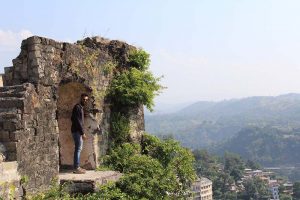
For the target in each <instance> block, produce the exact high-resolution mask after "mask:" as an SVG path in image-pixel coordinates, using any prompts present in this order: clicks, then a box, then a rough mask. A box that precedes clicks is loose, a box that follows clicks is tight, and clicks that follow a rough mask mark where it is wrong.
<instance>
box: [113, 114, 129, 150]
mask: <svg viewBox="0 0 300 200" xmlns="http://www.w3.org/2000/svg"><path fill="white" fill-rule="evenodd" d="M110 120H111V122H110V125H111V133H110V137H111V138H110V139H111V141H112V142H113V143H112V144H111V146H112V147H113V146H114V145H120V144H122V143H125V142H128V141H129V136H130V135H129V130H130V126H129V119H128V117H126V116H125V114H122V113H120V112H112V114H111V119H110Z"/></svg>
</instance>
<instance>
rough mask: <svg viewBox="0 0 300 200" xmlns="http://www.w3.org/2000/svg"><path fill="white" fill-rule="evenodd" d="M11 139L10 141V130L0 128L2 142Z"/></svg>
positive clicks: (0, 140)
mask: <svg viewBox="0 0 300 200" xmlns="http://www.w3.org/2000/svg"><path fill="white" fill-rule="evenodd" d="M9 141H10V138H9V132H8V131H4V130H0V142H9Z"/></svg>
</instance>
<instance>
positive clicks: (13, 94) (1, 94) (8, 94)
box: [0, 90, 25, 98]
mask: <svg viewBox="0 0 300 200" xmlns="http://www.w3.org/2000/svg"><path fill="white" fill-rule="evenodd" d="M24 94H25V91H22V92H18V93H16V92H14V91H12V90H9V91H6V92H0V97H17V98H21V97H23V96H24Z"/></svg>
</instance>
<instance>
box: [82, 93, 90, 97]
mask: <svg viewBox="0 0 300 200" xmlns="http://www.w3.org/2000/svg"><path fill="white" fill-rule="evenodd" d="M84 97H89V95H87V94H86V93H82V94H81V98H84Z"/></svg>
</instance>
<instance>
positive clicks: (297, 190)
mask: <svg viewBox="0 0 300 200" xmlns="http://www.w3.org/2000/svg"><path fill="white" fill-rule="evenodd" d="M293 199H295V200H299V199H300V182H295V183H294V185H293Z"/></svg>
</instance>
